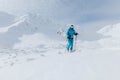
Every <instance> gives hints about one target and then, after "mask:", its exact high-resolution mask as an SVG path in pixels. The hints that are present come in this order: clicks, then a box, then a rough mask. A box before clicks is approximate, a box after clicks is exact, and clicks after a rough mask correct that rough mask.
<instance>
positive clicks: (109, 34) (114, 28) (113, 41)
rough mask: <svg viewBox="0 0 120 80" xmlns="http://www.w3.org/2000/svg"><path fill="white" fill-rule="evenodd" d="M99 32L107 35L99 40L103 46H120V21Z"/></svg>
mask: <svg viewBox="0 0 120 80" xmlns="http://www.w3.org/2000/svg"><path fill="white" fill-rule="evenodd" d="M98 33H100V34H102V35H104V36H105V38H103V39H101V40H99V42H100V44H101V45H102V47H106V48H120V45H119V44H120V35H119V34H120V23H118V24H113V25H108V26H106V27H104V28H102V29H101V30H99V31H98Z"/></svg>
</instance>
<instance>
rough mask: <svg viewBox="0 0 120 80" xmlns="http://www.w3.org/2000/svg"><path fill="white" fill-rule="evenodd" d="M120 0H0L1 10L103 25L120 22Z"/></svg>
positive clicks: (66, 22) (82, 24)
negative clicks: (33, 13)
mask: <svg viewBox="0 0 120 80" xmlns="http://www.w3.org/2000/svg"><path fill="white" fill-rule="evenodd" d="M119 8H120V0H0V11H4V12H8V13H11V14H14V15H21V14H24V13H26V12H35V13H37V12H38V13H40V14H41V15H44V16H49V17H52V18H53V19H55V20H57V21H59V22H61V23H65V24H70V23H72V24H78V25H81V26H100V25H101V26H102V25H106V24H113V23H118V22H120V9H119Z"/></svg>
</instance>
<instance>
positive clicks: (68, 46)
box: [67, 39, 71, 51]
mask: <svg viewBox="0 0 120 80" xmlns="http://www.w3.org/2000/svg"><path fill="white" fill-rule="evenodd" d="M70 44H71V42H70V39H68V45H67V50H68V51H69V50H70Z"/></svg>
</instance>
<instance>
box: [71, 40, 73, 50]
mask: <svg viewBox="0 0 120 80" xmlns="http://www.w3.org/2000/svg"><path fill="white" fill-rule="evenodd" d="M70 45H71V47H70V50H71V51H72V50H73V39H71V41H70Z"/></svg>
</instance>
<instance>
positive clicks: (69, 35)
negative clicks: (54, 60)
mask: <svg viewBox="0 0 120 80" xmlns="http://www.w3.org/2000/svg"><path fill="white" fill-rule="evenodd" d="M66 34H67V38H68V39H73V38H74V35H75V34H76V31H75V30H74V29H73V28H69V29H68V31H67V33H66Z"/></svg>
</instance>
